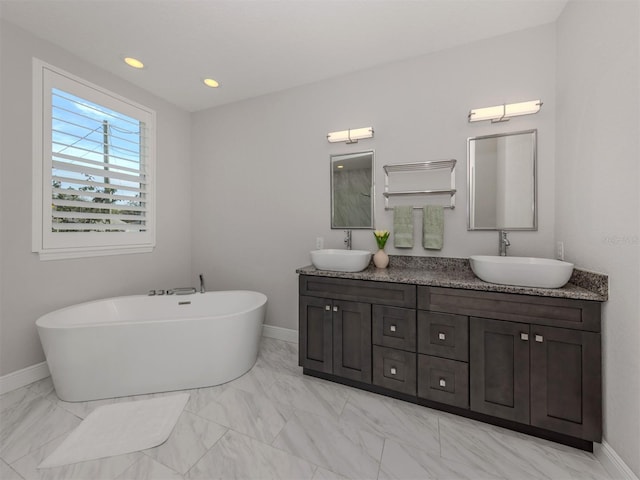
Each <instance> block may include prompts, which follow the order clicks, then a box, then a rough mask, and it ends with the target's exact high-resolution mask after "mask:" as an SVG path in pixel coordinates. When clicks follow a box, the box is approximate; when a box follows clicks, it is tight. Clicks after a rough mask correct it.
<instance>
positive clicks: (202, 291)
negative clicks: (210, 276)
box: [200, 274, 204, 293]
mask: <svg viewBox="0 0 640 480" xmlns="http://www.w3.org/2000/svg"><path fill="white" fill-rule="evenodd" d="M200 293H204V277H203V276H202V274H200Z"/></svg>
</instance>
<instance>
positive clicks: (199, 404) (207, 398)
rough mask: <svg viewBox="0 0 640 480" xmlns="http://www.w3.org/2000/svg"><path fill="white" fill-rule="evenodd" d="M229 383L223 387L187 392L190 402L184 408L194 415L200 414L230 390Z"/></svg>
mask: <svg viewBox="0 0 640 480" xmlns="http://www.w3.org/2000/svg"><path fill="white" fill-rule="evenodd" d="M228 385H229V384H228V383H225V384H222V385H215V386H213V387H204V388H196V389H193V390H186V392H187V393H189V401H188V402H187V405H186V406H185V407H184V409H185V410H187V411H189V412H193V413H198V412H199V411H200V410H202V409H203V408H204V407H206V406H207V405H209V404H210V403H211V402H213V401H214V400H215V399H216V398H218V397H219V396H220V395H221V394H222V392H224V391H225V390H226V389H227V388H228Z"/></svg>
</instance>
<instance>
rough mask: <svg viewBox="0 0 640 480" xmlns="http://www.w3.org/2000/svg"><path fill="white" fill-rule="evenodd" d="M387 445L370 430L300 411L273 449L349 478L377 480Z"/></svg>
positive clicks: (274, 443)
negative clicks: (348, 425) (347, 426)
mask: <svg viewBox="0 0 640 480" xmlns="http://www.w3.org/2000/svg"><path fill="white" fill-rule="evenodd" d="M383 443H384V439H383V438H382V437H380V436H379V435H377V434H375V433H373V432H370V431H368V430H366V429H355V428H345V427H344V425H343V424H341V423H339V422H338V421H336V420H330V419H328V418H325V417H321V416H318V415H312V414H309V413H306V412H302V411H297V412H296V414H295V415H294V416H293V417H292V418H291V419H290V420H289V421H288V422H287V424H286V425H285V427H284V429H283V430H282V432H280V434H279V435H278V437H276V439H275V441H274V442H273V444H272V445H273V446H274V447H276V448H281V449H283V450H286V451H288V452H290V453H292V454H293V455H296V456H298V457H301V458H304V459H306V460H308V461H310V462H312V463H314V464H316V465H319V466H321V467H323V468H326V469H329V470H332V471H334V472H337V473H339V474H341V475H344V476H346V477H350V478H375V477H376V476H377V474H378V467H379V463H380V457H381V455H382V446H383Z"/></svg>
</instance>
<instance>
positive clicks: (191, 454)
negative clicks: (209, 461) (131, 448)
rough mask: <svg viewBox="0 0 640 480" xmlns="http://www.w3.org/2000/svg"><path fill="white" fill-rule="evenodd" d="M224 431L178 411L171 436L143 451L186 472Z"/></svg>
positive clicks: (165, 463) (177, 469)
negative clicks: (179, 413) (178, 414)
mask: <svg viewBox="0 0 640 480" xmlns="http://www.w3.org/2000/svg"><path fill="white" fill-rule="evenodd" d="M226 431H227V429H226V428H225V427H223V426H221V425H218V424H217V423H214V422H210V421H208V420H206V419H204V418H202V417H199V416H197V415H195V414H193V413H191V412H182V415H180V418H178V422H177V423H176V426H175V427H174V429H173V431H172V432H171V435H169V438H168V439H167V441H166V442H164V443H163V444H161V445H159V446H157V447H154V448H150V449H148V450H144V451H143V452H144V454H145V455H147V456H149V457H151V458H153V459H154V460H156V461H158V462H160V463H162V464H163V465H166V466H167V467H169V468H171V469H172V470H175V471H176V472H178V473H181V474H184V473H186V472H187V471H188V470H189V469H190V468H191V467H192V466H193V465H194V464H195V463H196V462H197V461H198V460H199V459H200V457H202V455H204V454H205V453H206V452H207V450H209V448H211V447H212V446H213V445H214V444H215V443H216V442H217V441H218V440H219V439H220V438H221V437H222V436H223V435H224V434H225V432H226Z"/></svg>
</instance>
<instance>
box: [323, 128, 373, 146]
mask: <svg viewBox="0 0 640 480" xmlns="http://www.w3.org/2000/svg"><path fill="white" fill-rule="evenodd" d="M372 137H373V127H364V128H352V129H349V130H342V131H340V132H331V133H328V134H327V140H329V142H330V143H336V142H347V143H355V142H357V141H358V140H362V139H363V138H372Z"/></svg>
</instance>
